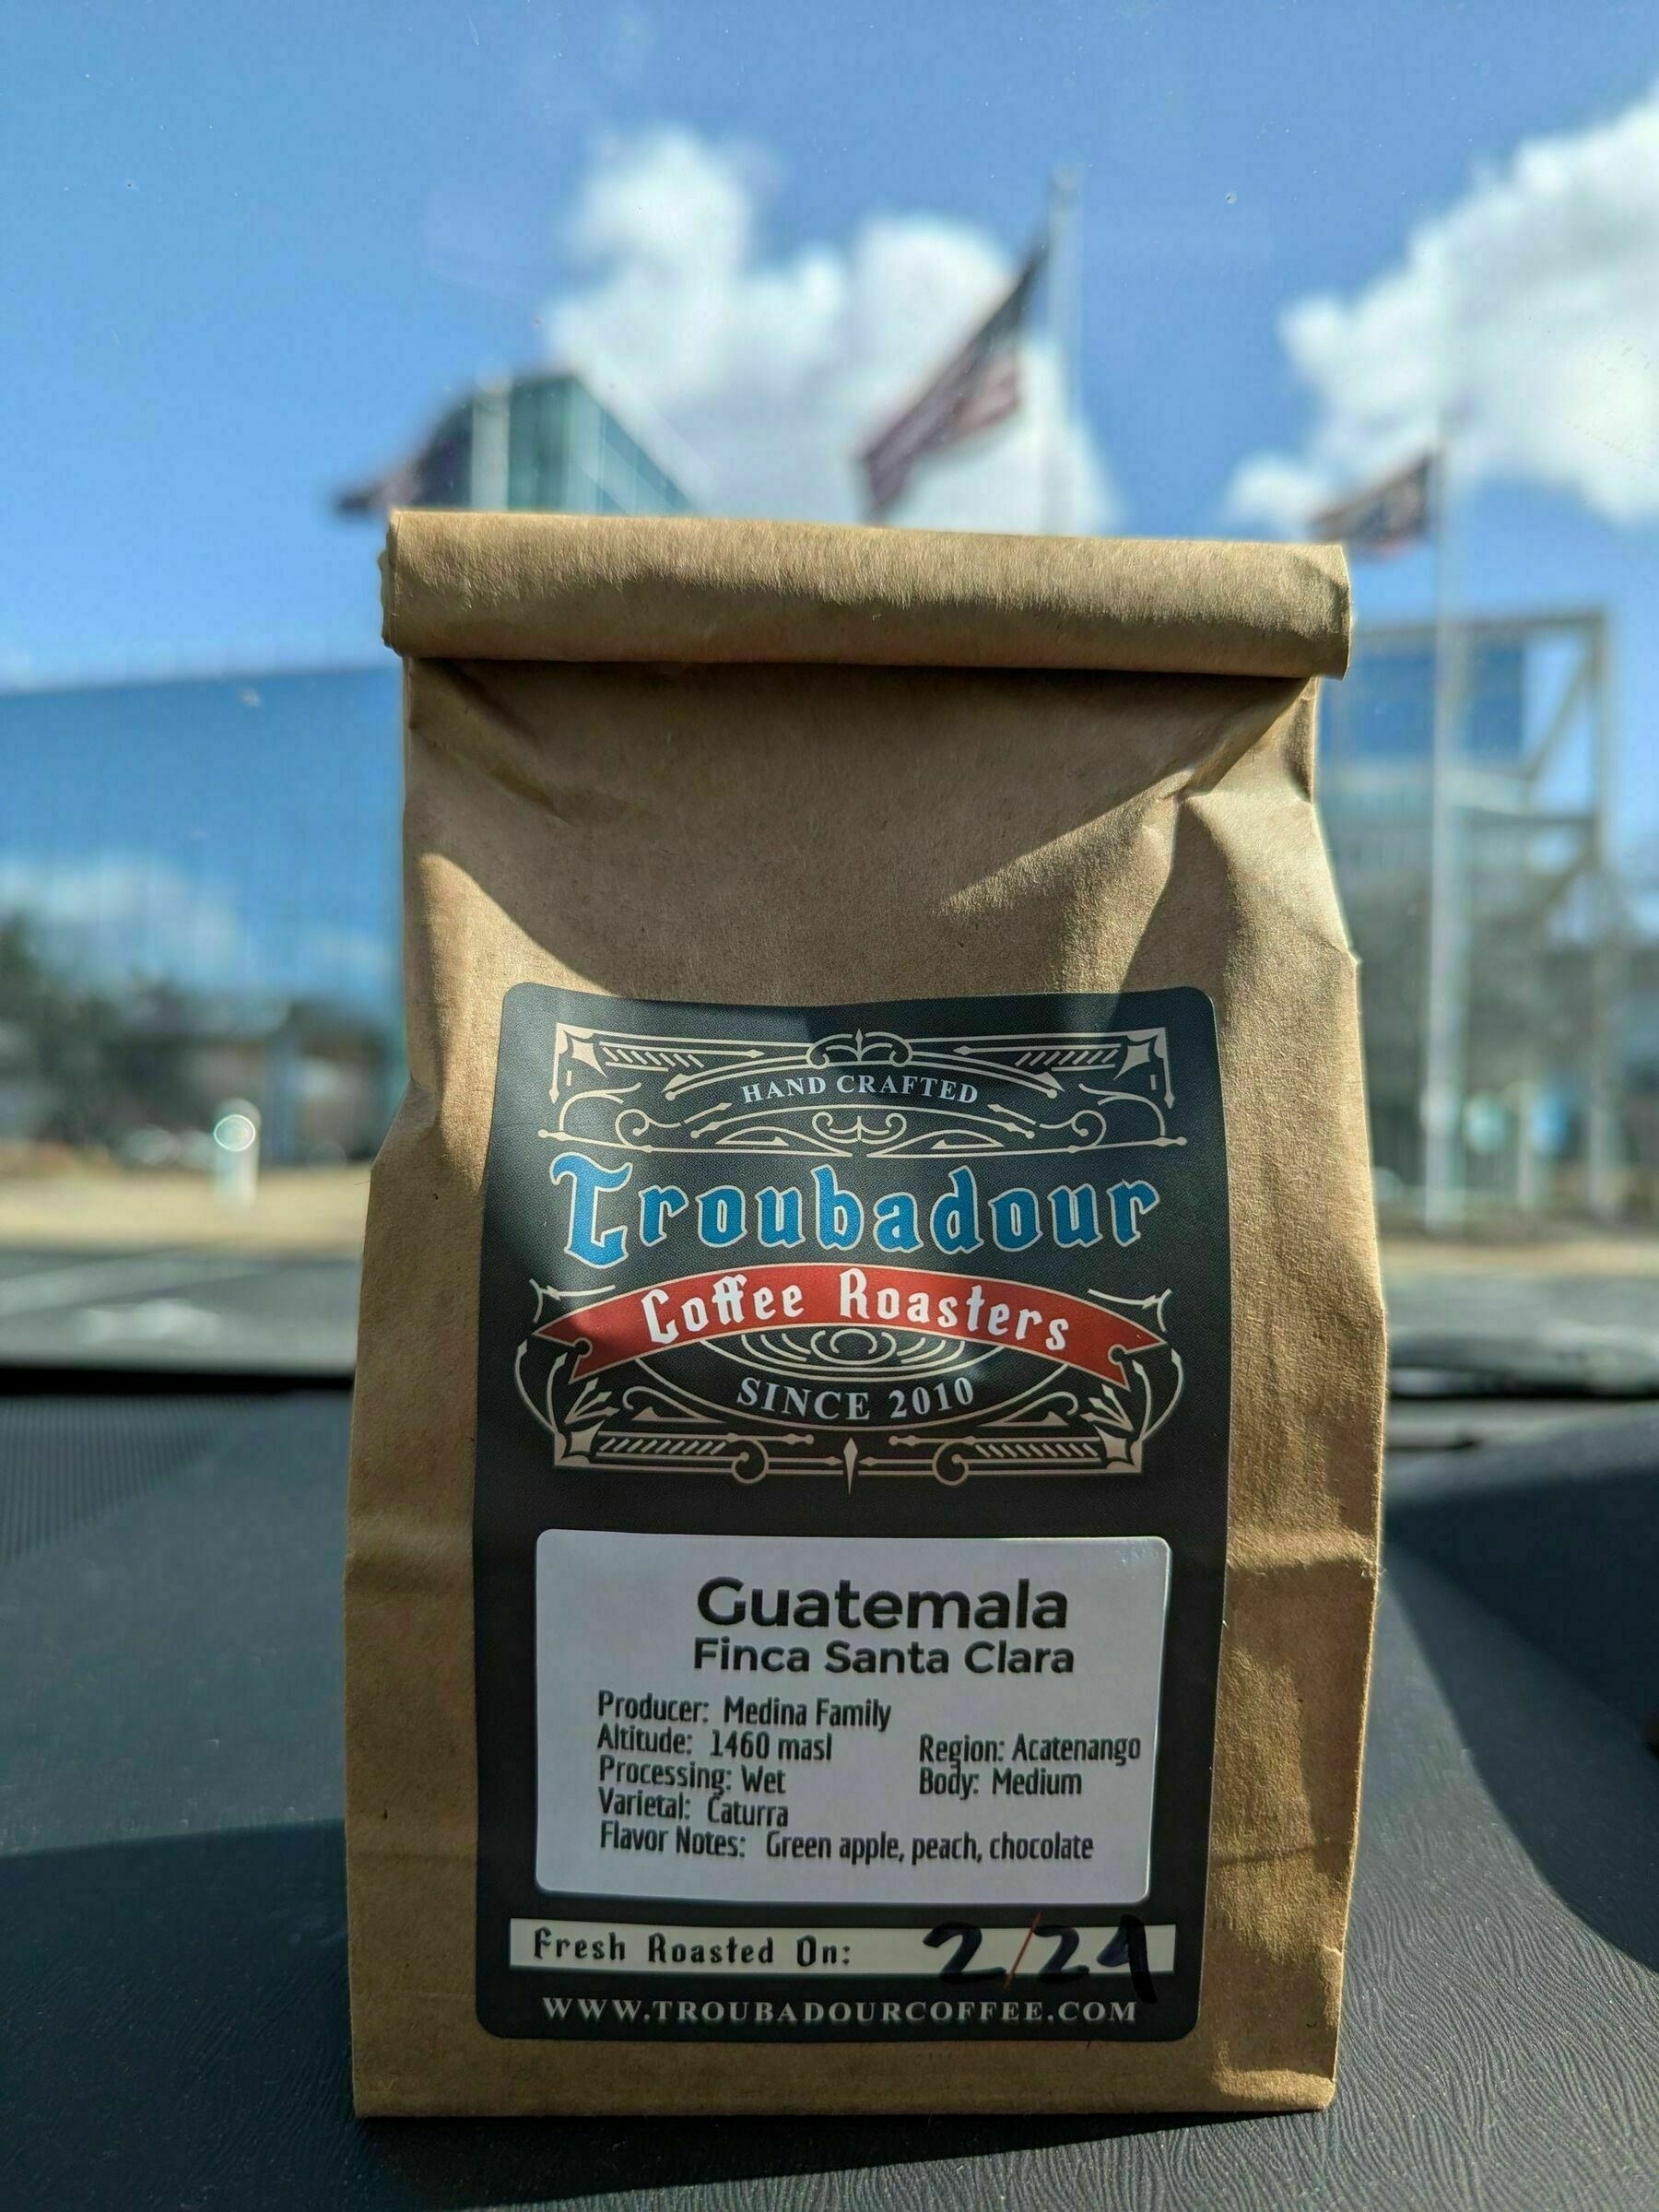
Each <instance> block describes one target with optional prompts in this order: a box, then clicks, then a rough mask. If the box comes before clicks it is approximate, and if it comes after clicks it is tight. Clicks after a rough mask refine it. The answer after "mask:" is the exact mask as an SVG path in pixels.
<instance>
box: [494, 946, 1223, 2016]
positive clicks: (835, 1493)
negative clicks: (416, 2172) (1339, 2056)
mask: <svg viewBox="0 0 1659 2212" xmlns="http://www.w3.org/2000/svg"><path fill="white" fill-rule="evenodd" d="M1229 1280H1230V1277H1229V1251H1228V1212H1227V1183H1226V1157H1225V1145H1224V1136H1223V1125H1222V1102H1221V1092H1220V1083H1219V1077H1218V1066H1217V1054H1216V1037H1215V1024H1214V1018H1213V1014H1212V1010H1211V1007H1210V1005H1209V1002H1208V1000H1207V999H1206V998H1205V997H1204V995H1203V994H1201V993H1198V992H1195V991H1180V990H1178V991H1164V992H1146V993H1137V994H1130V995H1124V996H1122V997H1119V998H1115V999H1113V998H1105V997H1065V998H1062V997H1036V996H1031V997H1013V998H975V999H955V1000H939V1001H913V1002H905V1003H892V1004H887V1005H876V1006H827V1007H811V1008H786V1009H779V1008H763V1007H735V1006H680V1005H656V1004H641V1003H637V1002H633V1001H627V1000H618V999H611V998H601V997H594V996H589V995H586V994H578V993H572V992H564V991H558V990H553V989H550V988H547V987H545V986H542V985H537V984H521V985H519V986H518V987H517V988H516V989H514V990H513V991H512V992H511V993H509V994H508V997H507V1000H506V1002H505V1005H504V1007H503V1010H502V1021H501V1040H500V1065H499V1072H498V1078H497V1088H496V1100H495V1111H494V1120H493V1123H492V1127H491V1135H490V1146H489V1157H488V1171H487V1187H486V1193H485V1209H484V1237H483V1254H482V1272H481V1290H480V1331H479V1362H478V1446H477V1502H476V1514H475V1575H476V1598H477V1607H476V1618H477V1631H476V1633H477V1722H478V1781H479V1837H478V1900H477V1902H478V1923H477V2002H478V2017H479V2018H480V2020H481V2021H482V2022H483V2024H484V2025H485V2027H486V2028H488V2029H489V2030H492V2031H493V2032H494V2033H496V2034H499V2035H504V2036H553V2037H571V2036H577V2037H585V2038H600V2039H604V2038H612V2039H629V2038H633V2039H649V2038H665V2039H669V2040H672V2039H675V2038H682V2039H694V2040H704V2041H708V2040H713V2041H719V2040H732V2041H737V2040H779V2041H783V2040H794V2041H814V2040H858V2039H861V2038H863V2039H882V2038H914V2039H917V2040H938V2039H940V2038H946V2037H992V2038H1006V2037H1011V2036H1036V2037H1040V2038H1041V2037H1089V2038H1101V2037H1115V2038H1132V2039H1133V2038H1138V2039H1142V2040H1148V2039H1169V2038H1172V2037H1178V2036H1181V2035H1184V2034H1186V2033H1187V2032H1189V2031H1190V2030H1191V2028H1192V2026H1193V2024H1194V2019H1195V2018H1196V2013H1197V2004H1198V1992H1199V1983H1200V1971H1201V1965H1202V1957H1203V1940H1204V1904H1205V1878H1206V1865H1207V1851H1208V1829H1209V1793H1210V1766H1211V1755H1212V1747H1213V1740H1214V1732H1215V1698H1216V1679H1217V1669H1218V1650H1219V1640H1220V1628H1221V1599H1222V1582H1223V1571H1224V1562H1225V1555H1226V1524H1227V1444H1228V1403H1229V1387H1230V1310H1229Z"/></svg>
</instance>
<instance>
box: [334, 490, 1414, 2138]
mask: <svg viewBox="0 0 1659 2212" xmlns="http://www.w3.org/2000/svg"><path fill="white" fill-rule="evenodd" d="M384 588H385V610H386V636H387V640H388V641H389V643H391V644H392V645H393V646H394V647H395V648H396V649H397V650H398V651H399V652H400V653H403V654H404V656H405V658H406V663H407V685H406V723H407V730H406V735H407V745H406V766H407V801H406V853H407V873H406V992H407V1009H408V1051H409V1065H410V1086H409V1091H408V1095H407V1098H406V1101H405V1103H404V1106H403V1108H402V1111H401V1112H400V1113H399V1115H398V1117H397V1120H396V1123H395V1125H394V1128H393V1131H392V1133H391V1135H390V1136H389V1137H388V1139H387V1142H386V1145H385V1147H384V1149H383V1151H382V1155H381V1158H380V1159H379V1161H378V1163H377V1165H376V1168H375V1171H374V1180H373V1189H372V1197H371V1208H370V1222H369V1237H368V1251H367V1259H366V1269H365V1279H364V1288H363V1303H362V1321H361V1334H360V1346H359V1383H358V1395H357V1406H356V1419H355V1428H354V1435H353V1447H352V1471H351V1500H350V1543H349V1563H348V1568H347V1665H348V1676H347V1762H348V1820H347V1835H348V1853H349V1887H350V1920H351V1982H352V2018H353V2038H354V2044H355V2079H356V2090H357V2100H358V2106H359V2111H361V2112H366V2113H389V2112H404V2113H417V2112H451V2113H464V2112H498V2113H508V2112H690V2111H713V2112H738V2111H749V2112H758V2111H769V2110H771V2111H808V2110H815V2111H899V2110H923V2111H941V2112H942V2111H949V2110H957V2111H960V2110H984V2111H990V2110H1000V2111H1009V2110H1018V2111H1039V2110H1103V2109H1107V2108H1142V2109H1151V2108H1166V2109H1168V2108H1174V2109H1193V2108H1197V2107H1216V2108H1224V2107H1234V2108H1248V2107H1285V2106H1299V2105H1300V2106H1308V2105H1318V2104H1321V2103H1323V2102H1324V2101H1325V2100H1326V2099H1327V2098H1328V2097H1329V2095H1330V2094H1331V2090H1332V2087H1333V2082H1334V2078H1335V2051H1336V2032H1337V2018H1338V2010H1339V2003H1340V1994H1341V1982H1342V1960H1343V1941H1344V1931H1345V1924H1346V1918H1347V1898H1348V1887H1349V1879H1350V1875H1351V1870H1352V1864H1353V1853H1354V1841H1355V1822H1356V1808H1357V1796H1358V1783H1359V1753H1360V1738H1361V1729H1362V1721H1363V1713H1364V1704H1365V1688H1366V1674H1367V1665H1368V1658H1369V1652H1370V1641H1371V1614H1372V1605H1373V1597H1374V1591H1375V1576H1376V1561H1377V1503H1378V1468H1379V1454H1380V1434H1381V1415H1382V1367H1383V1343H1382V1313H1381V1306H1380V1300H1379V1295H1378V1285H1377V1269H1376V1255H1375V1250H1374V1241H1373V1233H1372V1226H1371V1204H1370V1190H1369V1171H1368V1149H1367V1142H1366V1126H1365V1112H1364V1101H1363V1097H1362V1093H1361V1087H1360V1060H1359V1038H1358V1029H1357V1017H1356V1006H1355V976H1354V963H1353V961H1352V959H1351V958H1350V955H1349V952H1348V949H1347V942H1346V938H1345V934H1344V930H1343V925H1342V921H1341V917H1340V914H1339V912H1338V909H1337V905H1336V901H1335V894H1334V890H1333V887H1332V883H1331V878H1330V874H1329V869H1328V866H1327V863H1326V859H1325V854H1324V848H1323V845H1322V842H1321V838H1320V831H1319V827H1318V822H1317V819H1316V817H1315V813H1314V809H1313V805H1312V780H1313V749H1314V745H1313V741H1314V708H1315V691H1316V688H1317V687H1316V678H1317V677H1319V676H1320V675H1321V674H1337V673H1340V671H1341V669H1342V667H1343V665H1344V664H1345V660H1346V656H1347V623H1348V602H1347V578H1346V572H1345V570H1344V567H1343V564H1342V560H1341V557H1340V555H1339V554H1337V553H1335V552H1333V551H1329V550H1325V549H1313V548H1307V547H1251V546H1223V545H1159V544H1135V543H1129V542H1111V541H1082V540H1077V541H1053V540H1047V541H1045V540H1041V539H1030V538H1002V539H999V538H994V537H982V536H967V535H961V536H958V535H946V534H929V533H921V532H905V531H875V530H844V529H829V528H817V527H807V526H784V525H774V524H758V523H753V524H751V523H713V522H696V521H674V522H642V521H588V520H582V519H576V518H567V517H553V516H521V515H512V516H509V515H468V514H434V513H424V512H423V513H406V514H401V515H397V516H394V519H393V523H392V529H391V535H390V539H389V543H388V547H387V552H386V556H385V560H384Z"/></svg>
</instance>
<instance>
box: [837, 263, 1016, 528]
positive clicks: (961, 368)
mask: <svg viewBox="0 0 1659 2212" xmlns="http://www.w3.org/2000/svg"><path fill="white" fill-rule="evenodd" d="M1047 253H1048V248H1047V244H1046V241H1045V242H1043V243H1041V244H1038V245H1036V246H1033V247H1032V249H1031V251H1030V253H1029V254H1027V256H1026V259H1025V262H1024V265H1022V267H1021V268H1020V271H1019V274H1018V277H1015V279H1014V282H1013V284H1012V285H1011V286H1010V287H1009V288H1008V290H1007V292H1006V294H1005V295H1004V297H1003V298H1002V300H1000V301H999V302H998V303H997V305H996V306H995V307H994V308H993V309H992V311H991V312H990V313H989V314H988V315H987V316H986V317H985V320H984V321H983V322H982V324H980V326H979V328H978V329H977V330H976V331H975V332H974V333H973V335H972V336H971V337H970V338H969V339H968V340H967V342H966V344H964V345H963V346H962V347H960V348H959V350H958V351H957V352H956V353H954V354H953V355H952V356H951V358H950V359H949V360H948V361H947V362H946V364H945V366H944V368H943V369H941V370H940V371H939V372H938V374H937V375H936V376H935V378H934V379H933V381H932V382H931V383H929V384H928V386H927V387H926V389H925V390H924V391H923V392H921V393H920V394H918V395H917V396H916V397H915V398H914V399H913V400H912V402H911V403H910V405H909V406H907V407H906V408H905V410H904V412H903V413H902V414H901V415H899V416H896V417H895V418H894V419H893V420H892V421H891V422H890V423H888V427H887V428H886V429H884V430H882V431H881V432H880V433H879V435H878V436H877V437H875V438H873V439H872V440H871V441H870V442H869V444H868V445H866V446H865V449H864V451H863V452H862V453H860V454H859V456H858V457H859V460H860V462H861V464H862V465H863V467H864V473H865V486H866V488H867V490H868V502H867V509H866V512H868V514H869V517H870V520H871V521H872V522H877V521H879V520H880V518H881V517H882V516H883V515H884V514H886V513H887V512H888V509H889V508H891V507H892V505H893V504H894V502H895V501H896V500H898V499H899V497H900V494H901V493H902V492H903V490H904V488H905V486H906V485H907V484H908V483H909V481H910V477H911V471H912V469H913V468H914V467H915V465H916V464H917V463H918V462H919V461H922V460H924V459H925V458H926V457H927V455H928V454H929V453H942V452H944V450H945V449H946V447H947V446H952V445H960V444H961V443H962V441H964V440H965V439H968V438H973V437H977V436H978V434H979V433H980V431H982V430H988V429H990V428H991V427H992V425H993V424H994V423H998V422H1001V421H1003V420H1005V418H1006V417H1008V416H1010V415H1012V414H1013V413H1014V411H1015V409H1016V408H1017V407H1018V405H1019V400H1020V382H1019V339H1020V333H1021V331H1022V329H1023V327H1024V324H1025V317H1026V310H1027V308H1028V307H1029V306H1030V300H1031V294H1032V292H1033V290H1034V289H1035V288H1036V285H1037V279H1038V277H1040V276H1041V273H1042V265H1043V262H1044V260H1045V259H1046V257H1047Z"/></svg>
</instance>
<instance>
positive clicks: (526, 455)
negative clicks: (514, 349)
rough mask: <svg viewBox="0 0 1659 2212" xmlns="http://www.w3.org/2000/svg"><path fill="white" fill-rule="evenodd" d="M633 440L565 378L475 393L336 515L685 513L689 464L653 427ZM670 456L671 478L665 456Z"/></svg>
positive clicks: (564, 374) (661, 429)
mask: <svg viewBox="0 0 1659 2212" xmlns="http://www.w3.org/2000/svg"><path fill="white" fill-rule="evenodd" d="M650 437H651V445H652V447H653V448H654V449H655V450H654V451H653V450H648V448H647V446H646V444H645V442H644V441H643V440H642V438H641V437H640V436H638V435H636V434H635V432H634V431H633V430H632V429H629V428H628V427H627V426H625V425H624V424H623V422H622V421H621V420H620V419H619V418H618V416H617V415H616V414H615V413H614V412H613V411H612V409H611V408H610V407H608V406H605V405H603V404H602V403H601V402H600V401H599V400H598V399H596V398H595V397H594V394H593V393H592V392H591V391H590V390H589V389H588V386H587V385H586V384H585V383H584V382H582V379H581V378H580V377H579V376H576V375H574V374H572V373H571V371H568V370H561V371H550V372H548V373H547V374H545V375H535V376H520V377H514V378H512V379H511V380H509V381H508V382H502V383H495V384H485V385H481V386H480V387H479V388H478V389H477V391H476V392H473V393H471V394H468V396H467V397H466V398H465V399H464V400H463V401H462V402H461V403H460V405H459V406H454V407H452V408H451V409H450V411H449V413H448V414H447V415H445V416H444V417H443V418H442V419H441V421H440V422H439V424H438V425H437V427H436V429H434V430H433V431H432V433H431V435H430V437H429V439H428V440H427V441H426V443H425V444H424V445H423V446H422V447H421V448H420V450H419V452H418V453H414V454H412V455H411V456H410V457H409V459H408V460H406V461H403V462H400V463H399V464H398V465H396V466H395V467H394V468H391V469H388V470H387V471H386V473H385V474H384V475H383V476H380V477H374V478H372V479H371V481H370V482H368V483H366V484H362V485H359V486H356V487H354V488H352V489H351V490H349V491H347V492H345V493H343V494H342V495H341V497H340V500H339V501H338V506H339V509H340V512H342V513H345V514H378V513H382V512H384V511H385V510H386V509H388V508H391V507H481V508H512V509H517V510H543V511H557V512H561V513H566V514H688V513H690V512H691V500H690V498H689V496H688V493H687V492H686V490H685V489H684V488H683V487H682V482H681V480H680V479H681V478H683V477H685V475H686V473H687V468H688V461H687V458H686V456H684V455H681V454H680V453H678V452H677V448H676V445H675V441H674V439H673V437H672V434H671V433H670V432H669V431H668V430H667V429H666V428H665V426H663V425H661V424H653V426H652V429H651V433H650ZM670 448H674V449H675V450H674V460H675V465H676V473H674V474H671V473H670V471H669V467H668V465H667V463H666V460H665V458H664V457H663V455H664V453H665V451H667V450H668V449H670Z"/></svg>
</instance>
